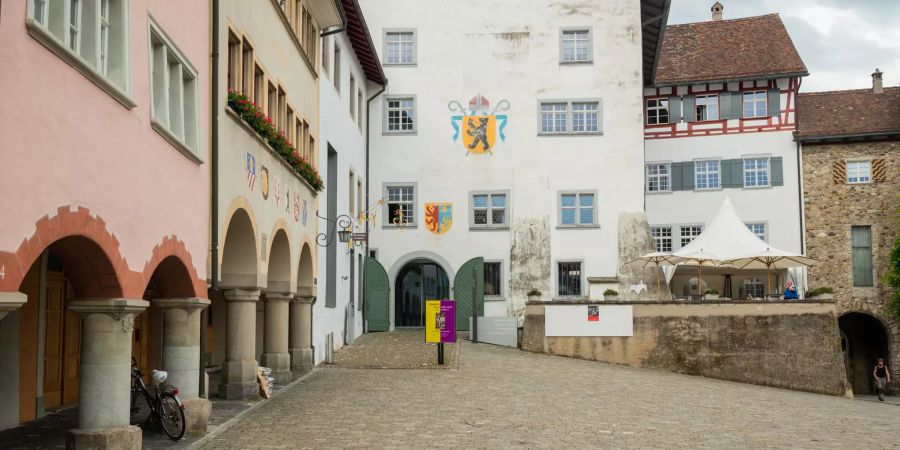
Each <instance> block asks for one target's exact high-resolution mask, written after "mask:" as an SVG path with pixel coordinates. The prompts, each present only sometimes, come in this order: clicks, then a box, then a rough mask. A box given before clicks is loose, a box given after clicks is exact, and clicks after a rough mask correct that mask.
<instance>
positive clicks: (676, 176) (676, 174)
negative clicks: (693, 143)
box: [671, 162, 684, 191]
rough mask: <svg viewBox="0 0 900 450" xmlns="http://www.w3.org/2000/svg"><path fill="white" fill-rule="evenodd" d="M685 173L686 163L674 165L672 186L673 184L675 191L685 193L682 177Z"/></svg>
mask: <svg viewBox="0 0 900 450" xmlns="http://www.w3.org/2000/svg"><path fill="white" fill-rule="evenodd" d="M683 171H684V163H683V162H676V163H672V180H671V184H672V190H673V191H683V190H684V183H682V180H681V177H682V175H681V173H682V172H683Z"/></svg>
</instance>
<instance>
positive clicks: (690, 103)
mask: <svg viewBox="0 0 900 450" xmlns="http://www.w3.org/2000/svg"><path fill="white" fill-rule="evenodd" d="M683 102H684V103H683V108H684V121H685V122H695V121H696V120H697V108H696V106H695V105H696V99H695V98H694V96H693V95H685V96H684V98H683Z"/></svg>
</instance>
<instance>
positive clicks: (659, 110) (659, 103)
mask: <svg viewBox="0 0 900 450" xmlns="http://www.w3.org/2000/svg"><path fill="white" fill-rule="evenodd" d="M663 123H669V99H667V98H648V99H647V125H659V124H663Z"/></svg>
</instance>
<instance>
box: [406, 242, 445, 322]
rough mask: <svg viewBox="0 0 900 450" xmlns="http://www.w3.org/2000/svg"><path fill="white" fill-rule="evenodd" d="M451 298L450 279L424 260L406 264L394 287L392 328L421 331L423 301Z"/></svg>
mask: <svg viewBox="0 0 900 450" xmlns="http://www.w3.org/2000/svg"><path fill="white" fill-rule="evenodd" d="M449 297H450V278H449V277H448V276H447V272H446V271H445V270H444V269H443V267H441V266H440V264H438V263H436V262H434V261H432V260H430V259H426V258H417V259H414V260H412V261H409V262H407V263H406V264H405V265H404V266H403V267H402V268H401V269H400V271H399V272H398V273H397V278H396V281H395V284H394V327H424V326H425V322H424V313H425V301H426V300H433V299H438V300H439V299H444V298H449Z"/></svg>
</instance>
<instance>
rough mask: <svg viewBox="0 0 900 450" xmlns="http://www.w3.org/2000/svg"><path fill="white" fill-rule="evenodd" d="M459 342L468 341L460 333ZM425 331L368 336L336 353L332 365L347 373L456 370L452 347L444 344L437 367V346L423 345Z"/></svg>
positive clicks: (414, 330)
mask: <svg viewBox="0 0 900 450" xmlns="http://www.w3.org/2000/svg"><path fill="white" fill-rule="evenodd" d="M461 338H468V335H467V334H466V333H461ZM424 342H425V330H424V329H406V330H399V331H394V332H392V333H369V334H364V335H362V336H360V337H359V338H358V339H357V340H356V342H354V343H353V345H351V346H348V347H344V348H343V349H341V351H339V352H337V353H335V355H334V363H335V365H337V366H340V367H346V368H350V369H447V368H451V367H453V368H455V367H456V366H455V363H456V358H455V350H456V349H457V348H458V347H457V346H456V345H455V344H444V365H442V366H440V365H438V363H437V344H426V343H424Z"/></svg>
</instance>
